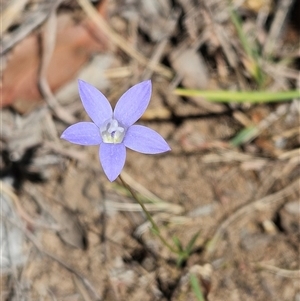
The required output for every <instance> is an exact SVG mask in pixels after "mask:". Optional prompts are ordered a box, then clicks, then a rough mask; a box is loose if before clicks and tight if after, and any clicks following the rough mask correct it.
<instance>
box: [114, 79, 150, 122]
mask: <svg viewBox="0 0 300 301" xmlns="http://www.w3.org/2000/svg"><path fill="white" fill-rule="evenodd" d="M151 87H152V85H151V81H150V80H147V81H144V82H141V83H139V84H137V85H135V86H133V87H131V88H130V89H129V90H127V91H126V92H125V93H124V94H123V95H122V96H121V98H120V99H119V101H118V102H117V104H116V107H115V110H114V117H115V119H117V120H118V121H119V122H120V123H121V124H122V125H123V126H125V127H129V126H131V125H132V124H134V123H135V122H136V121H137V120H138V119H139V118H140V117H141V116H142V115H143V113H144V112H145V110H146V109H147V107H148V104H149V101H150V97H151Z"/></svg>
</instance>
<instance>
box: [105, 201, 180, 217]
mask: <svg viewBox="0 0 300 301" xmlns="http://www.w3.org/2000/svg"><path fill="white" fill-rule="evenodd" d="M144 205H145V207H146V209H147V210H148V211H150V212H153V211H167V212H171V213H174V214H179V213H182V211H183V208H182V207H181V206H179V205H175V204H170V203H155V204H144ZM106 207H107V208H112V209H114V210H119V211H142V208H141V206H140V205H139V204H133V203H120V202H113V201H109V202H107V205H106Z"/></svg>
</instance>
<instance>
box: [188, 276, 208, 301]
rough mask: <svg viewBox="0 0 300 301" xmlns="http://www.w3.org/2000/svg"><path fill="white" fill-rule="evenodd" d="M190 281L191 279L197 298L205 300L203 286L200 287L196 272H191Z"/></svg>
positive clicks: (201, 300)
mask: <svg viewBox="0 0 300 301" xmlns="http://www.w3.org/2000/svg"><path fill="white" fill-rule="evenodd" d="M190 281H191V286H192V290H193V292H194V293H195V296H196V298H197V300H198V301H205V299H204V297H203V294H202V292H201V288H200V285H199V282H198V279H197V277H196V276H195V275H194V274H190Z"/></svg>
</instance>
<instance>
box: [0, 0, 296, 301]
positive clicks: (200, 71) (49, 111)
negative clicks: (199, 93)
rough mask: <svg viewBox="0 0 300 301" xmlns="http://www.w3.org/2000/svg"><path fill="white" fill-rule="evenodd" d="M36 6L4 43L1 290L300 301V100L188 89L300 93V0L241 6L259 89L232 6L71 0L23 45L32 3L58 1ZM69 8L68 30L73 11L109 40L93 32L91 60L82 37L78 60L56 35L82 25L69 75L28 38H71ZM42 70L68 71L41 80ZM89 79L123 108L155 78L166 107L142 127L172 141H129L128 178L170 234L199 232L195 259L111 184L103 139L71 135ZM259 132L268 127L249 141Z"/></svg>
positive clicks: (64, 296) (86, 299) (85, 296)
mask: <svg viewBox="0 0 300 301" xmlns="http://www.w3.org/2000/svg"><path fill="white" fill-rule="evenodd" d="M16 2H18V1H16ZM21 2H22V1H19V2H18V3H19V4H20V3H21ZM25 2H26V4H25V6H24V7H22V9H24V14H23V15H18V17H15V19H14V20H13V21H14V22H11V23H10V24H9V25H10V26H9V27H8V29H6V31H5V35H4V38H3V40H2V46H3V45H4V46H3V47H4V48H3V49H4V50H5V51H4V53H2V60H3V61H2V62H3V64H2V78H3V85H2V89H3V90H2V91H1V92H2V93H3V94H2V96H3V105H4V104H10V106H9V107H7V106H5V107H3V108H2V110H1V167H0V168H1V225H0V226H1V240H0V241H1V254H0V255H1V256H0V261H1V286H0V296H1V300H26V301H27V300H62V301H90V300H97V301H100V300H103V301H111V300H118V301H125V300H126V301H148V300H149V301H152V300H153V301H154V300H157V301H168V300H169V301H199V300H203V301H206V300H209V301H227V300H228V301H238V300H242V301H248V300H249V301H260V300H261V301H266V300H275V301H277V300H278V301H279V300H280V301H299V300H300V284H299V283H300V280H299V279H300V266H299V264H300V262H299V240H300V203H299V188H300V178H299V177H300V172H299V171H300V169H299V163H300V156H299V155H300V153H299V146H300V131H299V126H300V122H299V121H300V120H299V112H300V109H299V99H298V100H297V99H289V100H288V101H287V102H278V103H259V104H250V103H249V102H247V101H246V100H245V103H240V104H237V103H234V102H227V103H213V102H208V101H206V100H205V99H204V98H199V97H182V96H179V95H176V93H174V89H175V88H177V87H180V88H187V89H203V90H247V91H257V90H264V91H273V92H278V91H285V90H295V89H299V86H300V77H299V72H298V69H299V66H300V64H299V63H300V61H299V33H300V29H299V26H297V23H296V19H297V18H296V15H297V12H299V9H300V5H299V3H298V2H297V1H282V3H283V2H284V3H285V10H284V9H283V7H282V6H281V5H283V4H282V3H281V2H276V1H275V2H272V1H260V0H255V1H254V0H253V1H233V4H232V5H233V7H234V10H235V11H236V12H237V14H238V15H239V17H240V18H241V20H242V22H241V24H242V30H243V31H244V32H245V35H246V37H247V38H248V39H249V41H251V43H250V44H251V45H254V44H255V45H257V47H258V48H259V59H258V62H259V66H260V68H261V72H262V73H263V74H264V81H263V82H260V83H258V82H257V81H256V79H255V73H251V72H252V71H253V66H254V65H253V64H254V63H253V60H251V59H252V58H251V55H250V54H249V52H247V50H245V49H244V48H243V44H242V43H241V38H240V36H239V34H238V30H237V29H236V28H235V26H234V24H233V19H232V18H231V17H230V16H231V15H230V6H229V4H228V2H227V1H223V0H213V1H208V0H207V1H206V0H203V1H192V0H174V1H164V0H153V1H147V0H141V1H135V0H133V1H118V0H108V1H103V2H102V3H99V1H98V2H96V3H94V7H95V8H97V10H95V9H94V10H92V11H90V10H88V8H90V7H91V5H87V4H86V3H88V4H90V2H88V1H64V2H62V1H58V2H57V3H58V9H55V10H54V14H53V13H52V14H50V17H47V18H48V19H47V18H46V24H44V23H43V22H42V23H40V24H38V22H37V24H38V25H36V27H35V28H32V29H31V33H30V35H28V34H27V35H24V37H23V38H22V39H21V38H18V37H19V36H18V34H19V35H20V29H22V28H25V25H24V24H25V23H26V22H24V20H25V19H26V18H27V17H28V16H30V17H31V22H33V21H32V20H37V16H36V15H31V13H33V12H36V11H39V10H40V11H41V12H42V8H45V7H46V11H48V12H49V11H50V10H51V9H49V8H48V6H49V5H48V6H47V5H46V6H45V3H46V2H44V6H42V8H41V6H39V5H40V4H41V3H43V2H42V1H39V2H34V1H33V2H32V1H25ZM94 2H95V1H94ZM8 3H9V1H8V2H7V1H6V2H5V1H3V3H2V5H3V7H8ZM11 3H12V2H11ZM36 3H38V4H36ZM280 12H281V15H280ZM284 12H286V15H284ZM282 14H283V15H282ZM41 15H42V14H40V16H41ZM54 15H55V16H56V17H57V18H56V21H54V22H58V23H56V24H62V23H59V22H61V20H62V19H63V20H65V18H66V16H68V18H69V17H72V20H73V19H74V20H76V22H78V23H74V24H76V26H81V25H80V24H85V25H84V26H85V27H84V28H89V31H88V32H92V34H93V36H95V32H97V34H98V39H97V43H98V44H97V43H96V42H95V41H93V42H91V43H90V42H87V41H90V40H88V39H86V38H85V39H84V43H83V42H82V41H81V43H83V45H85V46H86V47H85V48H84V49H85V50H86V51H87V52H86V53H85V54H84V55H83V56H81V55H82V52H80V51H81V49H82V48H80V47H83V46H82V44H80V45H81V46H80V47H79V46H78V47H79V48H76V49H75V48H72V49H73V50H68V52H67V54H68V53H70V54H69V55H70V56H72V55H73V54H74V58H73V59H74V61H71V60H70V62H67V59H66V57H65V56H64V54H63V51H64V50H63V49H65V47H64V46H63V45H62V46H60V47H61V48H59V49H58V50H57V49H56V48H55V45H56V46H57V45H58V43H59V41H69V40H71V38H73V37H74V32H72V33H70V32H71V29H70V31H68V32H69V33H68V34H69V35H67V36H63V34H64V33H66V32H67V30H65V31H62V29H61V28H62V27H58V30H57V34H58V35H60V34H62V36H61V40H59V39H57V40H56V44H55V42H53V43H52V46H53V47H54V52H53V53H54V54H55V55H57V57H55V63H56V64H57V66H56V69H55V68H54V67H53V65H51V62H52V61H50V65H47V63H45V60H44V61H43V59H41V60H40V61H39V60H38V59H37V58H38V54H37V53H36V48H35V50H32V53H31V52H30V51H31V48H30V47H31V46H28V47H29V48H28V51H25V50H24V49H25V46H26V45H27V44H26V45H25V44H24V48H22V47H23V46H22V44H20V43H22V42H24V40H25V42H24V43H26V38H27V39H30V38H32V37H35V35H38V34H39V32H42V33H44V35H45V36H46V37H47V36H51V34H56V32H55V31H54V32H52V31H51V28H52V27H51V26H50V27H49V26H48V27H47V25H49V24H50V25H51V24H52V25H53V24H54V23H49V22H48V21H49V19H51V16H52V17H53V16H54ZM101 15H102V16H105V18H104V19H103V17H101ZM95 16H96V17H95ZM94 17H95V18H96V19H97V18H98V19H97V20H98V21H99V20H100V21H99V22H100V23H99V24H98V23H97V21H94V19H93V18H94ZM11 18H12V17H11ZM32 18H33V19H32ZM34 18H35V19H34ZM47 20H48V21H47ZM103 20H104V21H103ZM105 20H106V22H107V23H105ZM52 21H53V20H52ZM23 22H24V23H23ZM68 22H69V21H68ZM74 22H75V21H74ZM84 22H86V23H84ZM88 22H91V23H88ZM101 22H104V25H103V23H101ZM276 22H277V23H276ZM275 23H276V24H275ZM26 24H27V23H26ZM30 24H32V23H30ZM78 24H79V25H78ZM91 24H93V25H91ZM95 24H96V25H95ZM97 24H98V25H97ZM107 24H108V26H107V27H105V26H106V25H107ZM274 24H275V25H274ZM61 26H62V25H61ZM72 26H75V25H72ZM97 26H100V27H101V28H102V32H101V31H99V28H98V27H97ZM47 28H48V29H47ZM49 28H50V30H49ZM17 30H19V32H17ZM47 30H48V31H47ZM76 30H79V29H78V28H77V29H76ZM76 32H78V31H75V33H76ZM67 37H68V38H70V39H69V40H68V38H67ZM124 38H125V39H124ZM14 39H15V40H14ZM18 39H19V40H18ZM89 39H90V38H89ZM45 40H46V41H48V42H49V40H51V39H49V40H47V39H45ZM11 41H15V42H11ZM27 41H29V40H27ZM10 42H11V43H12V46H8V45H10V44H9V43H10ZM28 43H29V44H30V41H29V42H28ZM87 43H90V44H87ZM92 43H95V44H92ZM96 44H97V45H96ZM44 45H48V47H49V49H50V48H51V47H52V46H51V44H50V46H49V44H44ZM76 45H78V44H76ZM95 45H96V46H95ZM5 47H6V48H5ZM18 47H19V48H18ZM57 47H58V46H57ZM74 47H75V46H74ZM76 47H77V46H76ZM253 47H254V46H253ZM22 49H23V51H22ZM26 49H27V48H26ZM45 49H48V48H45ZM70 49H71V48H70ZM74 49H75V50H74ZM70 51H73V52H72V54H71V52H70ZM25 52H26V54H28V57H25V58H24V57H23V58H22V57H18V53H22V54H24V53H25ZM45 53H46V54H45V56H47V51H45ZM51 53H52V52H51ZM51 53H50V54H51ZM60 55H61V56H60ZM76 55H79V56H80V58H79V57H76ZM67 56H68V55H67ZM50 57H51V56H50ZM53 57H54V56H53ZM80 59H82V60H81V61H80ZM14 60H15V63H14ZM18 60H20V61H18ZM22 60H23V61H22ZM35 60H36V61H35ZM28 61H30V62H31V63H30V64H29V63H28V64H29V65H27V64H26V63H27V62H28ZM46 61H47V60H46ZM75 61H76V63H75ZM18 62H19V63H18ZM20 62H24V69H22V68H23V65H22V64H20ZM35 62H36V63H35ZM43 62H44V63H43ZM58 62H59V63H58ZM64 63H65V64H69V66H73V67H74V72H75V71H76V73H75V74H74V75H73V76H70V75H69V74H66V72H67V71H68V70H69V71H70V69H68V66H65V65H64ZM77 63H78V65H76V64H77ZM35 64H36V65H35ZM53 64H54V63H53ZM251 64H252V65H251ZM41 65H42V66H43V65H45V66H46V67H49V68H53V70H52V71H51V72H52V73H51V74H52V75H53V76H52V78H51V76H50V75H49V74H48V75H47V76H48V77H47V76H46V77H44V78H46V79H47V80H46V86H43V85H41V86H40V88H39V89H38V88H37V86H36V85H37V81H38V80H41V78H42V76H43V75H41V74H40V75H36V73H37V69H38V66H40V68H42V69H43V67H41ZM75 65H76V66H75ZM51 66H52V67H51ZM251 66H252V67H251ZM46 67H45V68H46ZM75 67H76V68H77V69H76V68H75ZM31 68H32V69H31ZM34 68H35V69H34ZM70 68H71V67H70ZM46 69H47V68H46ZM75 69H76V70H75ZM21 70H24V72H23V71H21ZM64 70H67V71H66V72H65V71H64ZM251 70H252V71H251ZM27 71H28V72H27ZM54 75H57V77H56V76H54ZM39 76H40V77H39ZM38 77H39V78H38ZM9 78H10V79H12V82H9V80H8V79H9ZM58 78H59V80H58ZM77 78H82V79H85V80H86V81H88V82H90V83H92V84H94V85H95V86H97V87H98V88H99V89H100V90H101V91H102V92H103V93H104V94H105V95H106V96H107V97H108V99H109V100H110V101H111V102H112V105H114V104H115V103H116V101H117V100H118V98H119V97H120V96H121V95H122V94H123V93H124V92H125V91H126V90H127V89H128V88H129V87H130V86H132V85H134V84H136V83H138V82H139V81H141V80H145V79H148V78H151V80H152V84H153V92H152V98H151V102H150V105H149V108H148V109H147V111H146V113H145V115H144V116H143V117H142V118H141V120H140V121H139V122H138V123H139V124H144V125H147V126H149V127H151V128H152V129H154V130H156V131H157V132H159V133H160V134H161V135H162V136H163V137H164V138H165V139H166V140H167V142H168V143H169V145H170V147H171V149H172V151H171V152H168V153H165V154H161V155H143V154H140V153H136V152H133V151H130V150H128V151H127V159H126V164H125V167H124V170H123V172H122V175H123V178H124V179H125V180H126V181H127V183H129V184H130V185H131V186H132V188H133V189H134V190H135V191H136V192H137V194H138V195H139V197H140V198H141V199H142V200H143V201H144V202H145V204H146V206H147V208H148V209H149V211H150V212H151V214H152V216H153V218H154V220H155V221H156V222H157V224H158V225H159V227H160V228H161V232H162V235H163V236H164V237H165V238H166V239H167V240H168V242H169V243H170V244H173V238H174V237H175V236H176V237H178V239H179V240H180V242H181V244H182V245H183V246H187V244H188V243H189V241H190V240H191V239H192V237H193V236H194V235H195V234H197V233H199V236H198V238H197V240H196V242H195V245H194V246H193V249H192V252H191V254H190V255H189V257H188V258H187V260H186V261H184V262H183V263H182V264H181V265H180V266H179V265H178V264H177V263H176V260H177V257H176V256H175V255H174V254H172V253H171V252H170V251H169V250H168V249H167V248H166V247H165V246H164V245H162V244H161V242H160V241H159V239H158V238H157V237H156V236H155V234H154V233H153V232H152V231H151V230H150V224H149V223H148V222H147V220H146V218H145V216H144V214H143V212H142V211H141V209H140V207H139V205H138V204H136V203H135V201H134V200H133V199H132V197H131V196H130V194H129V193H128V192H127V191H126V190H125V189H124V188H123V187H122V185H121V182H119V181H118V180H117V181H116V182H113V183H110V182H109V181H108V180H107V178H106V177H105V175H104V173H103V171H102V169H101V166H100V163H99V159H98V147H96V146H95V147H94V146H90V147H83V146H77V145H73V144H70V143H68V142H66V141H62V140H61V139H60V138H59V137H60V134H61V133H62V132H63V130H64V129H65V128H66V127H67V126H68V125H69V124H71V123H74V122H76V121H82V120H88V117H87V115H86V113H85V112H84V110H83V108H82V105H81V102H80V100H79V96H78V92H77V86H76V79H77ZM14 79H15V82H14ZM34 79H35V80H34ZM47 81H48V83H49V86H50V88H51V89H52V91H54V92H55V94H54V95H52V93H51V89H50V92H49V91H48V90H47ZM39 82H40V83H41V82H42V81H39ZM14 83H15V85H14ZM45 87H46V88H45ZM5 89H6V90H5ZM39 93H41V94H42V97H41V95H40V94H39ZM253 127H254V128H255V129H256V131H254V132H253V131H252V132H251V133H252V134H253V133H254V134H253V136H250V138H249V139H247V137H246V138H245V136H244V140H242V141H239V142H238V143H234V142H233V141H236V140H234V139H235V138H236V137H237V134H238V133H240V132H241V130H242V129H244V128H253ZM191 275H195V276H196V279H197V280H198V284H199V288H200V290H201V291H202V294H203V298H202V299H201V298H199V297H198V298H197V296H196V293H195V289H194V288H193V286H192V285H191Z"/></svg>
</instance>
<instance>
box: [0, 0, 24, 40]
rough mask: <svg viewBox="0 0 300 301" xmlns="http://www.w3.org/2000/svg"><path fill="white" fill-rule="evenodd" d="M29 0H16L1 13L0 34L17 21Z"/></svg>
mask: <svg viewBox="0 0 300 301" xmlns="http://www.w3.org/2000/svg"><path fill="white" fill-rule="evenodd" d="M27 2H28V0H14V1H11V3H10V4H9V5H8V7H7V8H6V9H5V10H4V11H3V12H2V13H1V16H0V18H1V27H0V35H2V34H3V33H4V32H5V31H6V30H7V29H8V28H9V27H10V26H11V25H12V24H13V22H14V21H15V18H17V17H18V16H19V15H20V14H21V13H22V11H23V9H24V7H25V5H26V4H27Z"/></svg>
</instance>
